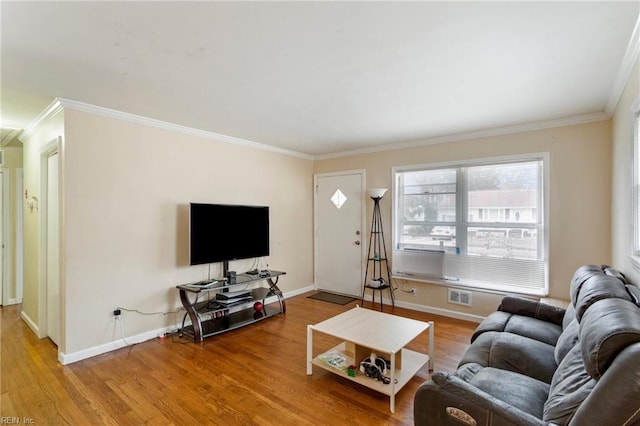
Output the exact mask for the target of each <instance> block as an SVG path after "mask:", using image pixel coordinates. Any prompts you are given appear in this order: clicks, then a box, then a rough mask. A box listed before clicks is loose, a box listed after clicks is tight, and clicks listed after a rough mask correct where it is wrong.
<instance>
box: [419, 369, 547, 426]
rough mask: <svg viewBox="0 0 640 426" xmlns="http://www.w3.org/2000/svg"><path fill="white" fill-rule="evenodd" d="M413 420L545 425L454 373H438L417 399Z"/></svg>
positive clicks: (449, 424)
mask: <svg viewBox="0 0 640 426" xmlns="http://www.w3.org/2000/svg"><path fill="white" fill-rule="evenodd" d="M413 419H414V424H415V425H416V426H422V425H438V426H440V425H442V426H460V425H464V424H467V425H470V426H472V425H487V426H502V425H540V426H542V425H544V424H545V423H544V422H542V420H541V419H538V418H536V417H534V416H532V415H531V414H529V413H525V412H524V411H522V410H520V409H518V408H516V407H513V406H511V405H509V404H507V403H505V402H503V401H501V400H499V399H497V398H494V397H493V396H491V395H489V394H488V393H486V392H484V391H482V390H480V389H478V388H476V387H475V386H473V385H471V384H469V383H467V382H465V381H464V380H462V379H460V378H459V377H456V376H454V375H453V374H449V373H444V372H435V373H434V374H433V376H432V380H430V381H428V382H425V383H423V384H422V385H420V387H419V388H418V390H417V392H416V394H415V396H414V406H413Z"/></svg>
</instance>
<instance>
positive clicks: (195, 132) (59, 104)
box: [19, 98, 313, 160]
mask: <svg viewBox="0 0 640 426" xmlns="http://www.w3.org/2000/svg"><path fill="white" fill-rule="evenodd" d="M60 109H70V110H74V111H80V112H87V113H90V114H94V115H98V116H101V117H107V118H114V119H116V120H122V121H127V122H129V123H135V124H142V125H145V126H151V127H155V128H159V129H164V130H170V131H174V132H178V133H183V134H186V135H191V136H198V137H201V138H205V139H213V140H216V141H219V142H224V143H231V144H234V145H241V146H246V147H250V148H255V149H261V150H264V151H270V152H275V153H278V154H284V155H289V156H292V157H299V158H304V159H306V160H313V156H311V155H308V154H304V153H301V152H295V151H291V150H287V149H283V148H278V147H274V146H270V145H265V144H261V143H258V142H253V141H249V140H246V139H241V138H236V137H233V136H227V135H222V134H219V133H213V132H208V131H205V130H199V129H194V128H192V127H187V126H181V125H179V124H174V123H168V122H166V121H162V120H156V119H154V118H148V117H142V116H139V115H135V114H130V113H128V112H122V111H116V110H113V109H109V108H104V107H100V106H96V105H90V104H86V103H83V102H78V101H73V100H70V99H64V98H56V100H55V101H54V102H53V103H52V104H51V105H49V106H48V107H47V108H45V110H44V111H42V112H41V113H40V114H39V115H38V117H36V118H35V119H34V120H33V121H32V122H31V123H30V124H29V125H28V126H27V128H26V129H25V131H24V132H22V134H21V135H20V138H19V139H20V140H21V141H23V142H24V140H25V139H28V138H29V137H31V135H33V134H34V133H35V132H36V131H37V130H38V129H39V128H40V127H41V126H42V125H43V124H45V123H46V122H47V121H49V119H50V118H51V117H52V116H53V115H55V114H56V113H57V112H58V111H59V110H60Z"/></svg>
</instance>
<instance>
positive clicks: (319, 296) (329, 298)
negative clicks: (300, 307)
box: [307, 291, 358, 305]
mask: <svg viewBox="0 0 640 426" xmlns="http://www.w3.org/2000/svg"><path fill="white" fill-rule="evenodd" d="M307 297H308V298H309V299H316V300H322V301H323V302H329V303H336V304H338V305H346V304H347V303H350V302H353V301H354V300H358V299H356V298H355V297H349V296H342V295H339V294H333V293H326V292H324V291H321V292H320V293H316V294H312V295H311V296H307Z"/></svg>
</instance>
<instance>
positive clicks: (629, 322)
mask: <svg viewBox="0 0 640 426" xmlns="http://www.w3.org/2000/svg"><path fill="white" fill-rule="evenodd" d="M637 342H640V308H638V306H636V305H635V304H634V303H632V302H631V301H629V300H623V299H617V298H611V299H605V300H600V301H598V302H597V303H594V304H593V305H592V306H591V307H590V308H589V309H588V310H587V311H586V312H585V314H584V316H583V317H582V321H581V322H580V346H581V349H582V358H583V361H584V366H585V369H586V371H587V372H588V373H589V374H590V375H591V377H593V378H594V379H596V380H597V379H599V378H600V377H602V375H603V374H604V373H605V372H606V371H607V368H609V366H610V365H611V363H612V362H613V361H614V359H615V358H616V356H617V355H618V354H619V353H620V352H621V351H622V350H623V349H625V348H626V347H627V346H629V345H631V344H633V343H637Z"/></svg>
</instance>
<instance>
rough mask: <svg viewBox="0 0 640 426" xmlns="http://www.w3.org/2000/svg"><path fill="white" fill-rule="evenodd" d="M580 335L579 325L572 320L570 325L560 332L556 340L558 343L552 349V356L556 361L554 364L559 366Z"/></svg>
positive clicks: (575, 320)
mask: <svg viewBox="0 0 640 426" xmlns="http://www.w3.org/2000/svg"><path fill="white" fill-rule="evenodd" d="M579 335H580V324H578V320H577V319H574V320H573V321H571V323H570V324H569V325H568V326H567V327H566V328H565V329H564V330H563V331H562V334H561V335H560V337H559V338H558V342H557V343H556V347H555V349H554V355H555V359H556V363H557V364H558V365H559V364H560V363H561V362H562V360H563V359H564V357H565V356H566V355H567V353H569V351H570V350H571V348H573V347H574V346H575V345H576V343H577V342H578V337H579Z"/></svg>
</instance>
